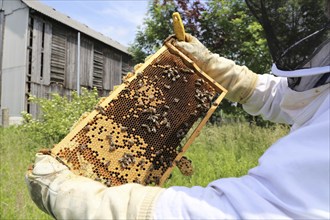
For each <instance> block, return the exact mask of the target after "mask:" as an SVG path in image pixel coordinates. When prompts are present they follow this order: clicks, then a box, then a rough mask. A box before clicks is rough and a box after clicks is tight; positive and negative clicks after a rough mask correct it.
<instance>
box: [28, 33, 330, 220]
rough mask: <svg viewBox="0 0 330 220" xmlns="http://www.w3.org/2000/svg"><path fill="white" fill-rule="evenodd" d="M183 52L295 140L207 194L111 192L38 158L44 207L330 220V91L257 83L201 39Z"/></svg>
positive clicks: (127, 188)
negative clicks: (286, 126) (285, 125)
mask: <svg viewBox="0 0 330 220" xmlns="http://www.w3.org/2000/svg"><path fill="white" fill-rule="evenodd" d="M178 44H179V43H178ZM179 46H180V45H179ZM181 47H183V48H181V49H183V50H184V51H187V52H189V54H190V55H191V57H192V59H193V60H195V61H196V63H197V64H198V66H199V67H201V68H202V69H203V70H204V72H207V73H208V74H209V75H210V76H211V77H212V78H214V79H215V80H217V81H218V82H219V83H220V84H221V85H223V86H224V87H225V88H229V89H230V90H229V92H228V94H227V96H226V97H227V98H228V99H230V100H231V101H239V102H241V103H244V109H245V110H246V111H247V112H248V113H250V114H252V115H260V114H261V115H263V116H264V118H265V119H268V120H271V121H274V122H284V123H288V124H292V131H291V132H290V134H288V135H287V136H285V137H283V138H282V139H280V140H279V141H277V142H276V143H275V144H274V145H272V146H271V147H270V148H269V149H268V150H267V151H266V152H265V153H264V155H263V156H262V157H261V158H260V160H259V166H257V167H255V168H253V169H251V170H250V171H249V173H248V174H247V175H245V176H243V177H240V178H225V179H219V180H216V181H214V182H212V183H210V184H209V185H208V186H207V187H205V188H203V187H198V186H196V187H192V188H187V187H171V188H168V189H162V188H159V187H144V186H141V185H139V184H125V185H123V186H117V187H110V188H107V187H106V186H104V185H102V184H101V183H99V182H96V181H93V180H91V179H88V178H84V177H81V176H76V175H74V174H73V173H71V172H70V171H69V170H68V168H67V167H66V166H64V165H62V164H61V163H59V162H58V161H57V160H55V159H54V158H53V157H51V156H48V155H42V154H37V157H36V163H35V166H34V168H33V170H29V171H28V173H27V175H26V181H27V185H28V188H29V192H30V194H31V198H32V199H33V200H34V202H35V203H36V204H37V205H38V207H39V208H40V209H42V210H43V211H45V212H47V213H49V214H50V215H52V216H53V217H55V218H56V219H151V218H154V219H272V220H273V219H321V218H323V219H329V218H330V211H329V209H330V208H329V207H330V202H329V194H330V192H329V185H330V181H329V179H330V175H329V172H330V170H329V169H330V168H329V167H330V164H329V160H330V159H329V157H330V156H329V155H330V153H329V148H330V146H329V145H330V140H329V134H330V126H329V122H330V120H329V119H330V118H329V117H330V110H329V109H330V106H329V105H330V94H329V92H330V84H325V85H323V86H320V87H317V88H314V89H311V90H307V91H304V92H296V91H293V90H291V89H289V88H288V84H287V80H286V78H281V77H274V76H271V75H257V74H255V73H253V72H252V71H250V70H249V69H248V68H246V67H242V66H238V65H235V63H234V62H233V61H230V60H227V59H225V58H222V57H219V55H216V54H212V53H210V52H209V51H208V50H207V49H206V48H205V47H204V46H203V45H202V44H201V43H200V42H198V41H197V40H196V39H192V40H191V41H190V43H181ZM194 58H195V59H194ZM329 71H330V69H329ZM269 135H272V134H269ZM265 138H267V137H265ZM219 141H221V140H219ZM256 144H258V143H256ZM215 169H216V167H215Z"/></svg>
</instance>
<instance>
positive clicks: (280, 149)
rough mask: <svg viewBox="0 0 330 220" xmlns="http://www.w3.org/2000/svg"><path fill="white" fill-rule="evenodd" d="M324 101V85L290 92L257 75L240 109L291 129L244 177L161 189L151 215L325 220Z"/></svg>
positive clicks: (328, 99)
mask: <svg viewBox="0 0 330 220" xmlns="http://www.w3.org/2000/svg"><path fill="white" fill-rule="evenodd" d="M281 100H283V101H281ZM329 105H330V94H329V85H325V86H322V87H320V88H317V89H313V90H309V91H306V92H300V93H299V92H290V91H289V88H288V87H287V82H286V79H284V78H276V77H273V76H271V75H264V76H260V77H259V81H258V83H257V88H256V90H255V92H254V93H253V95H252V96H251V97H250V98H249V100H247V103H246V104H245V105H244V108H245V110H246V111H248V112H249V113H251V114H254V115H256V114H262V115H263V116H264V117H265V118H266V119H271V120H273V121H278V122H287V123H291V124H293V128H294V129H293V130H292V131H291V132H290V133H289V134H288V135H287V136H285V137H283V138H281V139H280V140H278V141H277V142H276V143H274V144H273V145H272V146H271V147H270V148H269V149H268V150H267V151H266V152H265V153H264V155H263V156H262V157H261V158H260V159H259V165H258V166H257V167H255V168H253V169H251V170H250V171H249V172H248V174H247V175H245V176H242V177H240V178H224V179H219V180H216V181H214V182H212V183H210V184H209V185H208V186H207V187H205V188H204V187H193V188H187V187H171V188H169V189H167V190H166V191H165V192H163V193H162V194H161V196H160V197H159V199H158V200H157V204H156V206H155V207H156V208H155V213H154V218H155V219H329V218H330V210H329V209H330V208H329V207H330V202H329V195H330V192H329V185H330V183H329V179H330V175H329V173H330V170H329V169H330V168H329V167H330V164H329V160H330V159H329V157H330V156H329V155H330V152H329V147H330V140H329V134H330V127H329V120H330V118H329V117H330V111H329V107H330V106H329ZM296 120H297V122H296ZM269 135H272V134H269ZM265 138H267V137H265ZM219 141H221V140H219ZM256 144H258V143H256Z"/></svg>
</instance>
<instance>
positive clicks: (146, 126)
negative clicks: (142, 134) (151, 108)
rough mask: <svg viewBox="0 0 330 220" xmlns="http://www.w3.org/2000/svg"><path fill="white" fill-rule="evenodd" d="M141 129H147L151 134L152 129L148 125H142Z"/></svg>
mask: <svg viewBox="0 0 330 220" xmlns="http://www.w3.org/2000/svg"><path fill="white" fill-rule="evenodd" d="M141 127H142V128H146V129H147V131H148V133H150V132H151V129H150V127H149V126H148V125H146V124H142V125H141Z"/></svg>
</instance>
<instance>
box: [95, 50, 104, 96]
mask: <svg viewBox="0 0 330 220" xmlns="http://www.w3.org/2000/svg"><path fill="white" fill-rule="evenodd" d="M103 63H104V62H103V51H102V47H100V46H94V56H93V87H96V88H97V89H99V90H102V89H103Z"/></svg>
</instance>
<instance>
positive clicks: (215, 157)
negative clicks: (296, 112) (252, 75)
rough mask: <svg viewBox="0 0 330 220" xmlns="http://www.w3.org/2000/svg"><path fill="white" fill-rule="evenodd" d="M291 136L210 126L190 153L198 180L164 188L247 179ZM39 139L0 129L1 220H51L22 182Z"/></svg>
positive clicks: (176, 176)
mask: <svg viewBox="0 0 330 220" xmlns="http://www.w3.org/2000/svg"><path fill="white" fill-rule="evenodd" d="M287 132H288V128H287V127H284V126H280V125H277V126H273V127H271V128H260V127H256V126H253V125H252V126H249V125H248V124H244V123H243V124H239V123H236V124H226V125H222V126H221V127H219V126H212V125H207V126H206V127H204V128H203V130H202V131H201V134H200V135H199V136H198V137H197V138H196V140H195V141H194V143H193V144H192V145H191V147H190V148H189V149H188V151H187V153H186V155H187V156H188V157H189V158H190V159H192V162H193V166H194V170H195V172H194V174H193V175H192V176H191V177H185V176H183V175H182V174H181V173H180V172H179V171H178V169H177V168H175V169H174V171H173V175H172V178H171V179H169V180H168V181H167V182H166V183H165V187H169V186H187V187H190V186H193V185H201V186H206V185H207V184H208V183H209V182H211V181H213V180H216V179H219V178H224V177H238V176H241V175H245V174H246V173H247V171H248V170H249V169H250V168H252V167H254V166H256V165H257V164H258V158H259V157H260V155H262V154H263V152H264V151H265V150H266V149H267V148H268V147H269V146H270V145H271V144H272V143H274V142H275V141H276V140H277V139H278V138H280V137H282V136H284V135H286V134H287ZM35 135H37V134H36V133H35V131H33V130H26V131H23V130H22V129H20V128H19V127H9V128H5V129H4V128H1V127H0V159H1V167H0V171H1V172H0V219H51V218H50V217H49V216H48V215H46V214H44V213H43V212H42V211H40V210H39V209H38V208H37V206H36V205H35V204H34V203H33V202H32V200H31V199H30V197H29V194H28V190H27V187H26V184H25V181H24V174H25V172H26V170H27V167H28V165H29V164H31V163H33V160H34V155H35V153H36V150H35V149H31V146H34V147H35V148H37V149H39V148H42V147H43V146H44V144H43V143H39V142H36V141H35V140H34V136H35Z"/></svg>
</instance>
